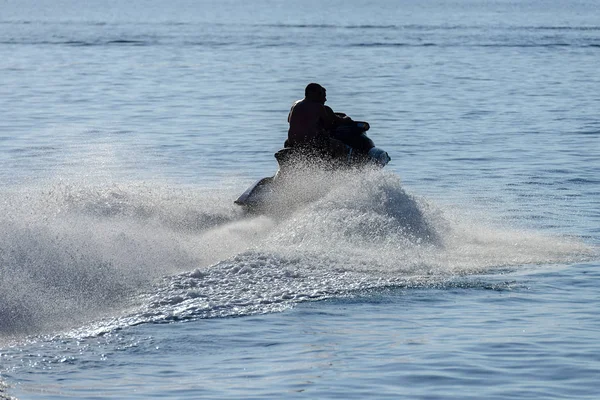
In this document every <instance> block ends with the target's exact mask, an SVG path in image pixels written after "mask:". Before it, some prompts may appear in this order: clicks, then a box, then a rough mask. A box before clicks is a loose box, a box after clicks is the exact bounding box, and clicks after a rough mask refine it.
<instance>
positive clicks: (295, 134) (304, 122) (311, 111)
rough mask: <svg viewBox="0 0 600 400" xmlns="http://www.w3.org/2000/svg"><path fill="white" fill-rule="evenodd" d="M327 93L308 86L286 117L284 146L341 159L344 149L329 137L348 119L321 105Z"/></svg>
mask: <svg viewBox="0 0 600 400" xmlns="http://www.w3.org/2000/svg"><path fill="white" fill-rule="evenodd" d="M326 101H327V91H326V90H325V88H324V87H323V86H321V85H319V84H318V83H309V84H308V86H306V89H305V90H304V98H303V99H301V100H298V101H296V102H295V103H294V104H293V105H292V108H291V110H290V113H289V115H288V122H289V124H290V127H289V130H288V138H287V140H286V142H285V147H297V148H301V149H305V150H307V151H309V152H311V153H316V154H321V155H327V156H330V157H338V156H343V154H345V152H346V146H345V145H344V144H343V143H342V142H341V141H339V140H337V139H334V138H333V137H332V136H331V132H332V131H333V129H335V128H336V127H337V126H339V125H341V124H343V123H344V122H345V121H346V120H348V117H345V116H343V117H342V116H339V115H336V114H335V113H334V112H333V110H332V109H331V108H330V107H327V106H326V105H325V102H326Z"/></svg>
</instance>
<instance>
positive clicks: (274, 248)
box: [0, 170, 592, 336]
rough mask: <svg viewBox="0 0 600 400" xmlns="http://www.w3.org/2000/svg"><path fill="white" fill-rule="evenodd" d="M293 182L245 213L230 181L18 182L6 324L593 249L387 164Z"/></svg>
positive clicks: (1, 299)
mask: <svg viewBox="0 0 600 400" xmlns="http://www.w3.org/2000/svg"><path fill="white" fill-rule="evenodd" d="M291 185H292V186H293V187H289V188H285V189H284V190H283V191H282V193H286V198H285V199H280V201H279V202H275V203H274V204H275V205H276V206H277V209H275V208H272V209H271V210H269V211H268V212H267V213H266V214H265V215H254V214H246V213H244V212H243V211H242V210H241V209H239V208H237V207H236V206H234V205H233V203H232V200H233V199H234V198H235V195H236V192H235V191H233V189H226V188H214V189H210V188H203V189H198V188H196V189H194V188H191V187H186V186H179V187H174V186H166V185H162V186H161V185H156V184H152V185H148V184H144V183H135V182H131V183H125V182H122V183H119V184H109V185H107V184H96V185H92V184H83V183H78V182H49V183H47V184H46V185H43V186H41V187H40V186H37V187H35V188H26V187H15V188H13V189H12V190H10V191H9V192H8V193H7V194H5V195H4V201H3V203H2V206H1V208H2V209H1V210H0V211H1V215H2V217H1V219H2V221H1V222H2V226H3V227H4V229H3V230H2V231H1V233H0V234H1V235H2V237H1V238H0V242H1V245H0V246H1V247H0V258H1V260H0V261H1V262H2V265H3V266H4V268H3V269H2V275H3V276H2V280H1V281H0V282H1V283H0V286H1V287H0V315H1V317H2V321H3V324H2V326H1V328H0V329H1V330H2V331H1V335H2V336H13V335H23V334H28V335H35V334H40V333H50V332H60V331H63V332H64V331H69V330H70V329H73V328H79V327H83V326H84V325H85V326H87V328H84V329H83V330H82V329H76V330H75V331H73V333H72V334H75V335H83V336H89V335H96V334H100V333H103V332H108V331H110V330H112V329H116V328H122V327H124V326H127V325H137V324H139V323H143V322H167V321H172V320H178V319H189V318H207V317H215V316H239V315H248V314H256V313H265V312H273V311H280V310H282V309H285V308H288V307H290V306H291V305H293V304H295V303H297V302H301V301H310V300H319V299H324V298H329V297H333V296H346V295H349V294H351V293H353V292H355V291H357V290H364V289H373V288H378V287H386V286H400V287H407V286H408V287H410V286H415V287H418V286H423V285H425V286H428V285H429V286H435V285H440V284H444V282H448V281H451V280H452V279H453V278H455V277H457V276H464V275H468V274H478V273H484V272H486V271H488V270H490V269H494V268H500V267H511V266H512V267H517V266H519V265H523V264H537V263H563V262H573V261H576V260H583V259H585V258H586V257H589V256H590V255H591V254H592V250H591V249H590V248H588V247H587V246H586V245H584V244H583V243H581V242H579V241H578V240H574V239H567V238H561V237H551V236H547V235H542V234H539V233H535V232H527V231H516V230H514V229H506V228H500V227H494V226H489V225H487V224H485V223H484V222H483V221H479V222H478V221H469V220H467V219H461V216H460V215H452V216H451V217H450V216H449V215H450V214H454V212H453V211H452V210H443V209H440V208H438V207H436V205H435V204H431V203H430V202H428V201H427V199H424V198H419V197H417V196H414V195H411V194H409V193H407V192H405V190H404V189H403V188H402V185H401V182H400V179H399V177H398V176H397V175H396V174H395V173H393V172H386V171H377V170H363V171H345V172H344V171H340V172H335V173H332V172H325V171H320V170H313V171H304V172H303V178H302V179H300V177H297V179H294V180H293V183H291ZM301 194H303V195H304V197H302V196H301ZM309 199H310V201H308V200H309Z"/></svg>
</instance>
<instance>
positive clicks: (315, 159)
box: [235, 114, 391, 212]
mask: <svg viewBox="0 0 600 400" xmlns="http://www.w3.org/2000/svg"><path fill="white" fill-rule="evenodd" d="M342 115H343V114H342ZM369 128H370V126H369V123H368V122H364V121H353V120H349V121H348V122H347V123H346V124H344V125H342V126H339V127H337V128H336V129H335V130H334V131H333V132H331V135H332V137H333V138H335V139H338V140H340V141H341V142H342V143H344V145H345V152H344V154H342V155H341V156H338V157H335V158H330V157H323V156H316V155H314V154H307V152H306V151H305V150H303V149H299V148H295V147H284V148H283V149H281V150H279V151H278V152H277V153H275V159H276V160H277V163H278V164H279V169H278V170H277V172H276V173H275V175H274V176H271V177H266V178H262V179H260V180H258V181H256V182H255V183H254V184H253V185H252V186H250V187H249V188H248V189H246V191H245V192H244V193H242V195H241V196H240V197H239V198H238V199H237V200H236V201H235V204H237V205H239V206H241V207H243V208H244V209H245V210H247V211H252V212H260V211H265V210H267V209H269V208H271V206H273V204H274V202H276V200H277V198H281V197H282V196H284V197H285V193H283V192H284V191H286V190H287V188H288V187H289V185H290V184H293V181H294V180H295V179H297V178H298V177H303V178H305V177H306V175H307V171H313V172H314V171H315V170H317V171H332V170H348V169H357V168H363V167H368V166H370V167H376V168H383V167H384V166H385V165H387V164H388V163H389V162H390V161H391V158H390V157H389V155H388V153H387V152H386V151H384V150H383V149H381V148H379V147H376V146H375V144H374V143H373V141H372V140H371V139H370V138H369V137H368V136H367V135H366V131H368V130H369ZM318 175H319V174H317V176H318ZM316 181H317V179H315V183H316ZM297 194H298V193H296V195H297ZM302 197H305V196H302Z"/></svg>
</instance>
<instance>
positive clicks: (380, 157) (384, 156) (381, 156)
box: [368, 147, 392, 167]
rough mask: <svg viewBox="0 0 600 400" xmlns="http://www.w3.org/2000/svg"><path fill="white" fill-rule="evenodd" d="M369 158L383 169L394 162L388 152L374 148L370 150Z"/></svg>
mask: <svg viewBox="0 0 600 400" xmlns="http://www.w3.org/2000/svg"><path fill="white" fill-rule="evenodd" d="M368 154H369V157H370V158H371V159H372V160H373V161H374V162H375V163H376V164H377V165H380V166H382V167H384V166H386V165H387V163H389V162H390V161H392V159H391V157H390V156H389V155H388V153H387V151H385V150H382V149H380V148H379V147H373V148H371V150H369V153H368Z"/></svg>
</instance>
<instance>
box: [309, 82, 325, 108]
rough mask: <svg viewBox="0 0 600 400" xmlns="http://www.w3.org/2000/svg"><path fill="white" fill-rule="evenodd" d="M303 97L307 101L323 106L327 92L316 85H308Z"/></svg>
mask: <svg viewBox="0 0 600 400" xmlns="http://www.w3.org/2000/svg"><path fill="white" fill-rule="evenodd" d="M304 97H306V98H307V99H309V100H312V101H316V102H319V103H321V104H325V102H326V101H327V91H326V90H325V88H324V87H323V86H321V85H319V84H318V83H309V84H308V86H306V89H304Z"/></svg>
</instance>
